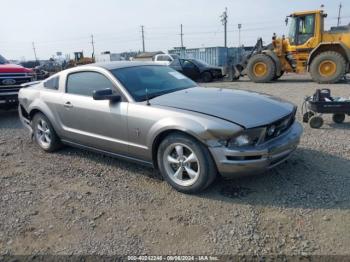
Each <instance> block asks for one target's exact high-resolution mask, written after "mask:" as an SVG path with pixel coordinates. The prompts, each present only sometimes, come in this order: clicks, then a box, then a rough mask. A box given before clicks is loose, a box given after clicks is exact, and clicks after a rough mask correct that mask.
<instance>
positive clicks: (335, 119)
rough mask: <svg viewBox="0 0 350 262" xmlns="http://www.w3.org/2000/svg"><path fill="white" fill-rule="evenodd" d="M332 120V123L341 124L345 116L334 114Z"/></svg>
mask: <svg viewBox="0 0 350 262" xmlns="http://www.w3.org/2000/svg"><path fill="white" fill-rule="evenodd" d="M332 119H333V122H334V123H337V124H341V123H343V122H344V120H345V114H334V115H333V117H332Z"/></svg>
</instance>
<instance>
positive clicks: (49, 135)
mask: <svg viewBox="0 0 350 262" xmlns="http://www.w3.org/2000/svg"><path fill="white" fill-rule="evenodd" d="M32 129H33V134H34V139H35V142H36V143H37V144H38V146H39V147H40V148H41V149H43V150H44V151H46V152H53V151H55V150H57V149H58V148H60V147H61V145H62V144H61V141H60V139H59V137H58V136H57V134H56V132H55V130H54V128H53V126H52V124H51V122H50V121H49V119H48V118H47V117H46V116H45V115H44V114H42V113H36V114H35V115H34V117H33V120H32Z"/></svg>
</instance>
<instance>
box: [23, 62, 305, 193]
mask: <svg viewBox="0 0 350 262" xmlns="http://www.w3.org/2000/svg"><path fill="white" fill-rule="evenodd" d="M295 112H296V107H295V106H294V105H292V104H290V103H288V102H286V101H283V100H281V99H277V98H274V97H271V96H269V95H265V94H257V93H252V92H246V91H238V90H229V89H218V88H202V87H198V86H197V84H196V83H195V82H193V81H192V80H190V79H188V78H187V77H185V76H183V75H182V74H180V73H179V72H177V71H175V70H173V69H171V68H169V67H167V66H160V65H155V64H147V63H138V62H113V63H106V64H92V65H86V66H80V67H76V68H72V69H68V70H65V71H62V72H60V73H58V74H55V75H53V76H52V77H50V78H48V79H47V80H45V81H42V82H39V83H38V82H36V83H33V84H32V85H28V86H27V87H26V88H22V89H21V90H20V92H19V114H20V118H21V121H22V123H23V124H24V125H25V126H26V127H28V128H29V130H30V132H31V134H32V135H33V136H34V139H35V141H36V143H37V144H38V145H39V147H41V148H42V149H43V150H45V151H47V152H52V151H54V150H56V149H58V148H59V147H60V146H61V145H62V144H66V145H71V146H75V147H80V148H84V149H88V150H93V151H97V152H101V153H103V154H107V155H110V156H115V157H121V158H124V159H128V160H132V161H137V162H140V163H143V164H146V165H150V166H153V167H155V168H158V169H159V170H160V173H161V174H162V175H163V177H164V179H165V180H166V181H167V182H168V183H169V184H170V185H172V186H173V187H174V188H175V189H177V190H179V191H181V192H185V193H194V192H198V191H200V190H203V189H205V188H206V187H208V186H209V185H210V184H211V183H212V182H213V181H214V179H215V177H216V176H217V174H218V173H219V174H221V175H223V176H226V177H232V176H237V175H244V174H256V173H261V172H262V171H265V170H267V169H270V168H272V167H274V166H276V165H278V164H280V163H281V162H283V161H284V160H286V159H287V158H288V157H289V155H290V154H291V153H292V152H293V151H294V150H295V149H296V147H297V145H298V143H299V139H300V136H301V134H302V127H301V125H300V124H299V123H297V122H296V121H295Z"/></svg>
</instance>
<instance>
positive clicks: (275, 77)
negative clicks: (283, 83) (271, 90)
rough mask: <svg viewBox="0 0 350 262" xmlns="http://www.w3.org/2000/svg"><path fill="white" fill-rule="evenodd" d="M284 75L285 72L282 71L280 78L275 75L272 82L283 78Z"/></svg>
mask: <svg viewBox="0 0 350 262" xmlns="http://www.w3.org/2000/svg"><path fill="white" fill-rule="evenodd" d="M283 74H284V71H281V74H280V75H279V76H278V75H276V74H275V75H274V77H273V79H272V80H278V79H280V78H281V77H282V76H283Z"/></svg>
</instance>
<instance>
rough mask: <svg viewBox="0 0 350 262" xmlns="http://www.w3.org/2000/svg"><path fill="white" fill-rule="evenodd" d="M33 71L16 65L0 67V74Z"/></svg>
mask: <svg viewBox="0 0 350 262" xmlns="http://www.w3.org/2000/svg"><path fill="white" fill-rule="evenodd" d="M32 72H33V70H31V69H29V68H25V67H23V66H20V65H16V64H4V65H0V73H32Z"/></svg>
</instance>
